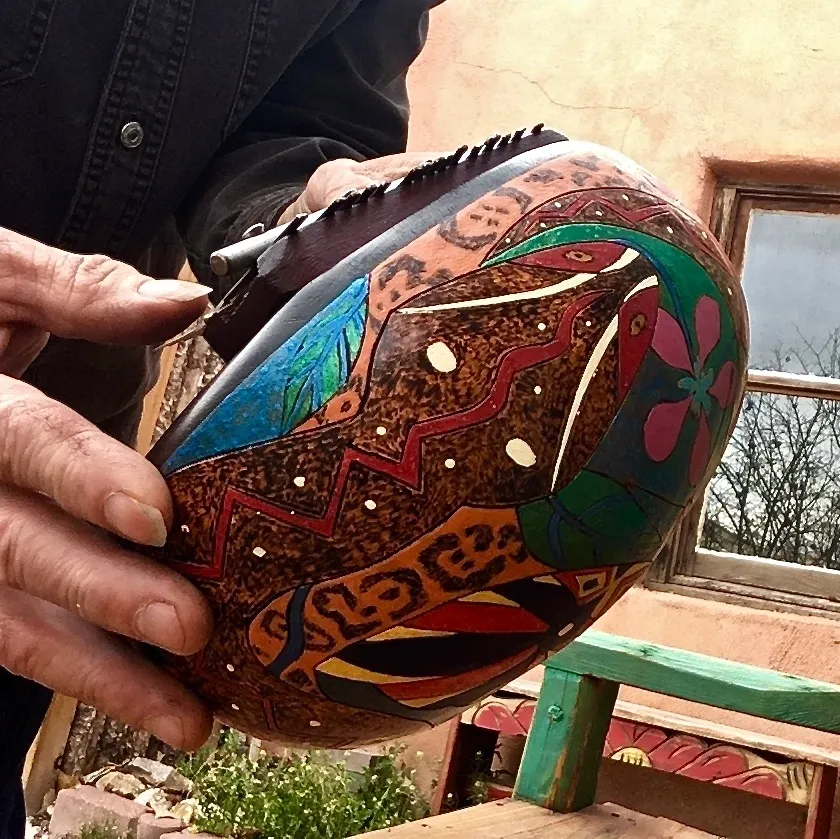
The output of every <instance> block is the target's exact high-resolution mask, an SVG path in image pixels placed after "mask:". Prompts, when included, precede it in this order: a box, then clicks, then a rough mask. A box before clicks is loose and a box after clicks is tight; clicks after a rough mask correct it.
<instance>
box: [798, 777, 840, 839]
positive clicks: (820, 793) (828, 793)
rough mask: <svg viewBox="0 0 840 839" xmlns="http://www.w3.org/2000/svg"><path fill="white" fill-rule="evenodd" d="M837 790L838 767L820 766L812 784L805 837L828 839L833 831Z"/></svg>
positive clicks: (807, 838) (808, 838)
mask: <svg viewBox="0 0 840 839" xmlns="http://www.w3.org/2000/svg"><path fill="white" fill-rule="evenodd" d="M836 791H837V767H836V766H818V767H817V771H816V775H815V776H814V782H813V784H812V785H811V800H810V801H809V802H808V820H807V821H806V823H805V839H828V837H829V834H830V833H831V816H832V813H833V811H834V795H835V792H836Z"/></svg>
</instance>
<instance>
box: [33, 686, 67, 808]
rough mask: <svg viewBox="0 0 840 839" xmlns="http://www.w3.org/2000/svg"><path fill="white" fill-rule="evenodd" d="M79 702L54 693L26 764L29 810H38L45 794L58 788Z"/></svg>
mask: <svg viewBox="0 0 840 839" xmlns="http://www.w3.org/2000/svg"><path fill="white" fill-rule="evenodd" d="M76 705H77V702H76V700H75V699H70V697H68V696H54V697H53V700H52V702H51V703H50V707H49V709H48V710H47V716H46V717H45V718H44V722H43V724H42V725H41V728H40V730H39V731H38V736H37V737H36V738H35V742H34V743H33V744H32V746H31V747H30V749H29V752H28V754H27V755H26V762H25V764H24V767H23V796H24V799H25V801H26V811H27V813H29V814H30V815H31V814H34V813H37V812H38V811H39V810H40V809H41V807H42V806H43V804H44V797H45V796H46V795H47V793H48V792H50V791H51V790H53V789H54V788H55V780H56V774H57V769H56V764H57V762H58V760H59V758H60V757H61V756H62V755H63V754H64V747H65V746H66V745H67V735H68V734H69V733H70V726H71V725H72V724H73V717H74V715H75V713H76Z"/></svg>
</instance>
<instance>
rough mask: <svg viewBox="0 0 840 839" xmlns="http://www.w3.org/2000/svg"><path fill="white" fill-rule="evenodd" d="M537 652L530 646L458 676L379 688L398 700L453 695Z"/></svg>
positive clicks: (380, 686) (497, 674) (398, 683)
mask: <svg viewBox="0 0 840 839" xmlns="http://www.w3.org/2000/svg"><path fill="white" fill-rule="evenodd" d="M535 652H536V647H529V648H528V649H527V650H525V651H523V652H521V653H518V654H517V655H514V656H510V657H509V658H505V659H502V660H501V661H497V662H496V663H495V664H488V665H487V666H486V667H480V668H478V669H477V670H469V671H468V672H466V673H459V674H458V675H457V676H441V677H440V678H437V679H421V680H419V681H415V682H397V683H394V684H384V685H379V688H380V690H382V692H383V693H384V694H386V695H387V696H390V697H391V699H396V700H400V699H434V698H436V697H441V698H443V697H446V696H452V695H453V694H457V693H464V692H465V691H468V690H472V688H475V687H478V686H479V685H482V684H484V683H485V682H488V681H489V680H490V679H492V678H493V677H494V676H499V675H501V674H502V673H505V672H507V671H508V670H510V669H512V668H513V667H516V665H517V664H521V663H522V662H523V661H527V660H528V659H529V658H531V657H532V656H533V655H534V653H535Z"/></svg>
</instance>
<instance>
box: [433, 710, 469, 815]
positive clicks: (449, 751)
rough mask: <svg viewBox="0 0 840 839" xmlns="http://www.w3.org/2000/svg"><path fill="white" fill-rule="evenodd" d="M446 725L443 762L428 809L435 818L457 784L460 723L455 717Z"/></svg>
mask: <svg viewBox="0 0 840 839" xmlns="http://www.w3.org/2000/svg"><path fill="white" fill-rule="evenodd" d="M448 725H449V733H448V734H447V735H446V749H445V750H444V752H443V762H442V763H441V767H440V770H439V772H438V783H437V786H436V787H435V793H434V796H433V797H432V804H431V807H430V810H431V813H432V815H433V816H437V815H438V814H439V813H440V811H441V810H442V809H443V808H444V805H445V804H446V797H447V796H448V795H449V794H450V793H453V790H454V789H455V784H456V783H457V778H456V774H457V772H456V769H457V766H458V763H459V761H458V759H457V758H458V756H459V754H460V749H459V748H458V745H459V742H458V741H459V736H458V735H459V734H460V728H461V721H460V720H459V719H458V718H457V717H456V718H455V719H454V720H451V721H450V722H449V723H448ZM453 794H454V793H453Z"/></svg>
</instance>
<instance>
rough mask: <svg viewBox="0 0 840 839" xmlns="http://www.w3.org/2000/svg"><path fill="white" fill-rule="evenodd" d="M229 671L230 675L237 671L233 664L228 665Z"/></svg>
mask: <svg viewBox="0 0 840 839" xmlns="http://www.w3.org/2000/svg"><path fill="white" fill-rule="evenodd" d="M227 669H228V672H229V673H233V671H234V670H236V668H235V667H234V666H233V665H232V664H228V666H227Z"/></svg>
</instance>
